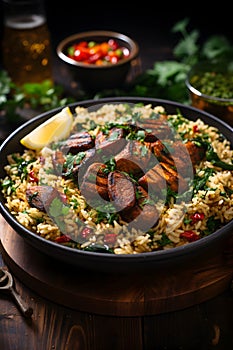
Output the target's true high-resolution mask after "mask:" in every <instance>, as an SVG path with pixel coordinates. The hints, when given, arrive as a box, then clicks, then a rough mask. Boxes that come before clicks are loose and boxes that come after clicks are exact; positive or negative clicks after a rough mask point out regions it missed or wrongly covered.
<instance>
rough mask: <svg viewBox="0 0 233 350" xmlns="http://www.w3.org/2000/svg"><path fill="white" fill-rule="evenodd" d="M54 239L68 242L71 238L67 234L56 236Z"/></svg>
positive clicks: (58, 241) (59, 241)
mask: <svg viewBox="0 0 233 350" xmlns="http://www.w3.org/2000/svg"><path fill="white" fill-rule="evenodd" d="M55 240H56V242H57V243H66V242H70V241H71V238H70V237H69V236H67V235H62V236H60V237H57V238H56V239H55Z"/></svg>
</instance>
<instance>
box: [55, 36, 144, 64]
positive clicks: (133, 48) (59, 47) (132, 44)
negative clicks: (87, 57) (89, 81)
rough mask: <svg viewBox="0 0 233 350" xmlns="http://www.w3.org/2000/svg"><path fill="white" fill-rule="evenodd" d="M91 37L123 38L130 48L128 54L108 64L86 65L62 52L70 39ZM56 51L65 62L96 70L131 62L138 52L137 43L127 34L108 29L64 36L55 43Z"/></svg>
mask: <svg viewBox="0 0 233 350" xmlns="http://www.w3.org/2000/svg"><path fill="white" fill-rule="evenodd" d="M85 36H86V37H90V38H91V37H93V36H103V37H113V38H116V39H119V40H123V41H125V42H127V43H129V45H130V47H131V49H130V55H129V56H128V57H126V58H124V59H122V60H119V61H118V62H117V63H114V64H108V65H99V66H97V65H94V64H90V65H87V64H85V63H82V62H77V61H75V60H73V59H72V58H69V57H68V56H67V55H66V54H65V53H64V52H63V48H64V46H65V45H67V44H68V43H69V42H70V41H74V40H77V41H78V40H80V39H82V38H83V37H85ZM56 52H57V55H58V57H59V58H60V59H61V60H62V61H63V62H65V63H68V64H71V65H72V66H74V67H80V68H86V69H97V70H101V69H102V70H103V69H112V68H113V67H119V66H121V65H124V64H126V63H128V62H131V61H132V60H134V59H135V58H136V57H137V56H138V54H139V45H138V43H137V42H136V41H135V40H134V39H132V38H130V37H129V36H128V35H126V34H123V33H120V32H114V31H110V30H90V31H85V32H80V33H75V34H71V35H69V36H67V37H65V38H64V39H63V40H61V41H60V43H59V44H58V45H57V48H56Z"/></svg>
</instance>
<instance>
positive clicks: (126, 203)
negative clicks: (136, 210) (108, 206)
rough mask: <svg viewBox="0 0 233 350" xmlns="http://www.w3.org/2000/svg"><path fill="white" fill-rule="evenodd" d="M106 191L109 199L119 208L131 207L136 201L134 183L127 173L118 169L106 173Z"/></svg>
mask: <svg viewBox="0 0 233 350" xmlns="http://www.w3.org/2000/svg"><path fill="white" fill-rule="evenodd" d="M108 193H109V198H110V201H113V202H114V206H115V207H116V209H117V210H118V211H119V210H127V209H129V208H132V207H133V206H134V205H135V202H136V193H135V183H134V182H133V180H132V179H131V178H130V176H129V175H127V174H125V173H122V172H120V171H111V172H110V173H109V174H108Z"/></svg>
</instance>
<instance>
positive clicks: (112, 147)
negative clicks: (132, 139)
mask: <svg viewBox="0 0 233 350" xmlns="http://www.w3.org/2000/svg"><path fill="white" fill-rule="evenodd" d="M125 144H126V140H125V139H124V130H123V129H122V128H117V127H114V128H112V129H110V130H109V132H108V133H107V134H105V133H104V132H103V131H99V132H98V133H97V135H96V139H95V148H96V149H97V150H98V151H100V150H101V151H103V152H104V153H105V152H107V154H108V155H112V156H114V155H116V154H117V153H119V152H120V151H121V150H122V148H123V147H124V146H125Z"/></svg>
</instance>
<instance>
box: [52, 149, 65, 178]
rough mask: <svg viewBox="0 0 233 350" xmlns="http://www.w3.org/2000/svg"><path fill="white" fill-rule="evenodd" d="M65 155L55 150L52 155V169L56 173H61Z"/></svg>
mask: <svg viewBox="0 0 233 350" xmlns="http://www.w3.org/2000/svg"><path fill="white" fill-rule="evenodd" d="M64 162H65V157H64V154H63V152H62V151H59V150H57V151H56V152H55V153H54V154H53V156H52V164H53V169H54V171H55V173H56V174H58V175H59V174H62V170H63V165H64Z"/></svg>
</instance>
